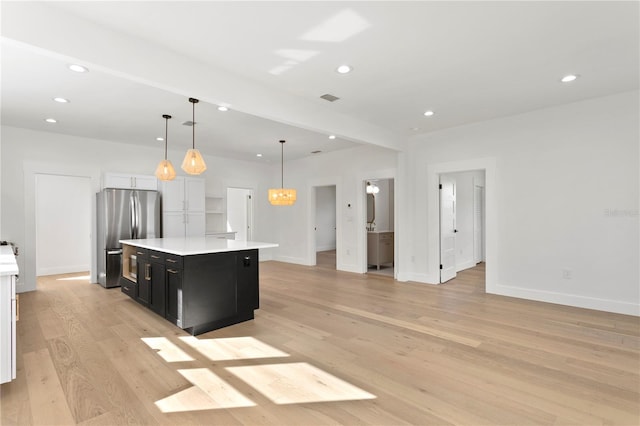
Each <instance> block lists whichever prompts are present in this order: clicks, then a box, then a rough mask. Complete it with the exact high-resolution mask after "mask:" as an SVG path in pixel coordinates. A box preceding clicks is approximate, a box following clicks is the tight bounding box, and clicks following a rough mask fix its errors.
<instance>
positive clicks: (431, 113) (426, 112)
mask: <svg viewBox="0 0 640 426" xmlns="http://www.w3.org/2000/svg"><path fill="white" fill-rule="evenodd" d="M433 114H435V113H434V112H433V111H431V110H429V111H425V112H424V115H425V117H431V116H432V115H433Z"/></svg>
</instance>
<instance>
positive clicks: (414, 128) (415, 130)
mask: <svg viewBox="0 0 640 426" xmlns="http://www.w3.org/2000/svg"><path fill="white" fill-rule="evenodd" d="M410 130H413V131H414V132H417V131H418V130H420V127H412V128H411V129H410Z"/></svg>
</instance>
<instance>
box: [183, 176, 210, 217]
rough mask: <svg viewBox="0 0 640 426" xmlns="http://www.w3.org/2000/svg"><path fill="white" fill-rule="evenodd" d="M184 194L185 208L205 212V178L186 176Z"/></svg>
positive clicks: (190, 210)
mask: <svg viewBox="0 0 640 426" xmlns="http://www.w3.org/2000/svg"><path fill="white" fill-rule="evenodd" d="M184 194H185V197H184V198H185V202H186V205H185V210H187V211H189V212H204V210H205V202H204V198H205V197H204V179H201V178H185V181H184Z"/></svg>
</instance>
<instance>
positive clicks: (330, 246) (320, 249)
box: [316, 244, 336, 251]
mask: <svg viewBox="0 0 640 426" xmlns="http://www.w3.org/2000/svg"><path fill="white" fill-rule="evenodd" d="M335 249H336V245H335V244H329V245H327V246H318V247H316V251H328V250H335Z"/></svg>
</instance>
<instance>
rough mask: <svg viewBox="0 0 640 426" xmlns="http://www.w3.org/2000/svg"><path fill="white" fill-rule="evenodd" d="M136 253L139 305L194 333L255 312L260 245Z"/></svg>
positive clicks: (246, 317) (257, 296)
mask: <svg viewBox="0 0 640 426" xmlns="http://www.w3.org/2000/svg"><path fill="white" fill-rule="evenodd" d="M136 255H137V262H138V265H137V287H138V289H137V295H135V296H134V295H132V294H129V295H130V296H131V297H132V298H134V299H135V300H137V301H138V302H139V303H140V304H142V305H143V306H146V307H148V308H149V309H151V310H152V311H154V312H155V313H157V314H158V315H160V316H162V317H164V318H166V319H167V320H168V321H170V322H172V323H173V324H175V325H177V326H178V327H180V328H182V329H184V330H186V331H188V332H189V333H191V334H193V335H196V334H201V333H204V332H207V331H210V330H215V329H218V328H221V327H225V326H228V325H231V324H236V323H239V322H242V321H247V320H250V319H253V318H254V310H255V309H258V307H259V289H258V250H257V249H252V250H242V251H228V252H219V253H207V254H196V255H188V256H177V255H174V254H169V253H162V252H157V251H153V250H140V249H138V250H137V252H136Z"/></svg>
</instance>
